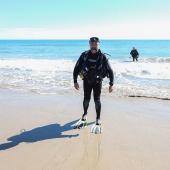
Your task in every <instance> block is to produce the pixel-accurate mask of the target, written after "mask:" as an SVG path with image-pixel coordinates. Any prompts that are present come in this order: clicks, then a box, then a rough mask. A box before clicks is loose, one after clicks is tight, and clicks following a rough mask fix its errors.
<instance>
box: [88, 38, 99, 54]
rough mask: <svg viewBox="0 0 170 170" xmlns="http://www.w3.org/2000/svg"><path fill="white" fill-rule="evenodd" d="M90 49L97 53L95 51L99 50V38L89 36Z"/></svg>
mask: <svg viewBox="0 0 170 170" xmlns="http://www.w3.org/2000/svg"><path fill="white" fill-rule="evenodd" d="M89 44H90V50H91V52H92V53H93V54H95V53H97V51H98V50H99V44H100V40H99V38H97V37H91V38H90V41H89Z"/></svg>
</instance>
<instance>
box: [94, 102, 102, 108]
mask: <svg viewBox="0 0 170 170" xmlns="http://www.w3.org/2000/svg"><path fill="white" fill-rule="evenodd" d="M94 102H95V107H96V109H99V108H100V107H101V102H100V100H95V101H94Z"/></svg>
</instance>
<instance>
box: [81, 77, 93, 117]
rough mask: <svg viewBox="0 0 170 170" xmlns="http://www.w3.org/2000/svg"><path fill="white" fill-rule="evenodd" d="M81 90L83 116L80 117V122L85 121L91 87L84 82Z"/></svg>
mask: <svg viewBox="0 0 170 170" xmlns="http://www.w3.org/2000/svg"><path fill="white" fill-rule="evenodd" d="M83 89H84V100H83V108H84V114H83V116H82V120H86V117H87V110H88V107H89V102H90V99H91V91H92V86H91V85H90V84H89V83H88V82H87V81H85V80H84V81H83Z"/></svg>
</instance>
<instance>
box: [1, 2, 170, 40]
mask: <svg viewBox="0 0 170 170" xmlns="http://www.w3.org/2000/svg"><path fill="white" fill-rule="evenodd" d="M169 7H170V0H164V1H162V0H100V1H99V0H98V1H97V0H93V1H92V0H84V1H81V0H60V1H59V0H27V1H26V0H0V39H88V38H89V37H90V36H99V37H100V38H103V39H170V10H169Z"/></svg>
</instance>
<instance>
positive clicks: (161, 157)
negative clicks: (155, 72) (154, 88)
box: [0, 89, 170, 170]
mask: <svg viewBox="0 0 170 170" xmlns="http://www.w3.org/2000/svg"><path fill="white" fill-rule="evenodd" d="M82 99H83V97H80V96H78V97H76V96H66V95H60V96H59V95H39V94H34V93H23V92H22V93H20V92H14V91H11V90H7V89H1V90H0V170H60V169H61V170H77V169H79V170H141V169H142V170H170V102H169V101H163V100H158V99H145V98H125V99H122V98H116V97H115V98H102V116H101V118H102V124H103V129H104V130H103V133H102V134H101V135H96V134H91V133H90V129H91V126H92V124H93V123H94V120H95V109H94V104H93V101H92V100H91V103H90V108H89V112H88V123H89V125H88V127H87V128H86V129H84V130H72V128H71V125H72V124H73V123H75V122H76V121H77V120H78V119H79V118H80V117H81V114H82V112H83V110H82Z"/></svg>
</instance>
